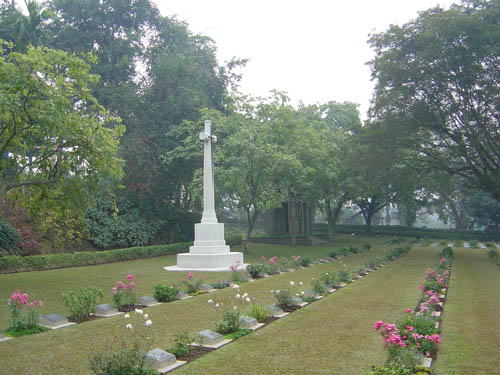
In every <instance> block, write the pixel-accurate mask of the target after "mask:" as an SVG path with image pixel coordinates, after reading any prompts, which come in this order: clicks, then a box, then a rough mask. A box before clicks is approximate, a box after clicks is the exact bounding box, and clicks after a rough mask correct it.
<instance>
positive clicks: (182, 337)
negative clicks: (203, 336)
mask: <svg viewBox="0 0 500 375" xmlns="http://www.w3.org/2000/svg"><path fill="white" fill-rule="evenodd" d="M193 341H194V338H192V337H190V336H189V335H188V332H187V331H183V332H181V333H178V334H177V335H175V345H174V346H173V347H171V348H170V349H168V352H169V353H171V354H173V355H175V356H176V357H187V355H188V354H189V353H190V352H191V350H192V348H193V347H192V346H189V344H190V343H192V342H193Z"/></svg>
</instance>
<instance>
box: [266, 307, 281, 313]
mask: <svg viewBox="0 0 500 375" xmlns="http://www.w3.org/2000/svg"><path fill="white" fill-rule="evenodd" d="M266 309H267V310H268V311H269V312H271V313H272V314H273V315H281V314H283V313H284V311H283V309H282V308H281V307H278V306H276V305H269V306H266Z"/></svg>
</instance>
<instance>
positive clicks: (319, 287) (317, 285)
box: [311, 279, 326, 295]
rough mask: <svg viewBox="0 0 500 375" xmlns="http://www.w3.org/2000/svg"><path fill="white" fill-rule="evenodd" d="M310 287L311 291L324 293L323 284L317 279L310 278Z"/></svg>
mask: <svg viewBox="0 0 500 375" xmlns="http://www.w3.org/2000/svg"><path fill="white" fill-rule="evenodd" d="M311 288H312V290H313V291H315V292H316V293H318V294H319V295H324V294H326V288H325V284H324V283H323V282H322V281H321V280H319V279H312V280H311Z"/></svg>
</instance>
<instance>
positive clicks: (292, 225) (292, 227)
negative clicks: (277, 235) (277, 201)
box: [288, 193, 297, 247]
mask: <svg viewBox="0 0 500 375" xmlns="http://www.w3.org/2000/svg"><path fill="white" fill-rule="evenodd" d="M288 232H289V233H290V236H291V239H292V246H293V247H295V246H297V206H296V201H295V197H294V196H293V194H291V193H289V194H288Z"/></svg>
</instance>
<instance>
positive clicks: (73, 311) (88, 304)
mask: <svg viewBox="0 0 500 375" xmlns="http://www.w3.org/2000/svg"><path fill="white" fill-rule="evenodd" d="M102 297H103V293H102V289H98V288H96V287H90V288H80V289H78V291H76V292H74V291H73V290H70V291H69V292H68V293H64V294H63V299H64V304H65V305H66V306H67V307H69V309H70V314H69V318H70V319H73V320H75V321H76V322H82V321H84V320H86V319H88V318H89V317H90V314H91V313H93V312H94V310H95V307H96V306H97V305H98V304H99V301H100V299H101V298H102Z"/></svg>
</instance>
